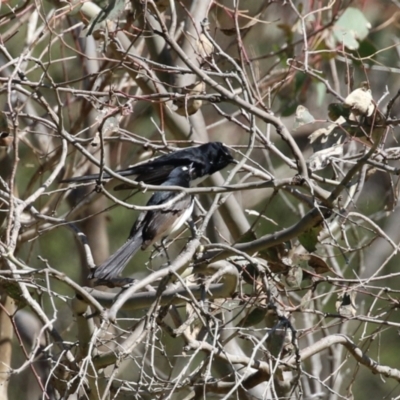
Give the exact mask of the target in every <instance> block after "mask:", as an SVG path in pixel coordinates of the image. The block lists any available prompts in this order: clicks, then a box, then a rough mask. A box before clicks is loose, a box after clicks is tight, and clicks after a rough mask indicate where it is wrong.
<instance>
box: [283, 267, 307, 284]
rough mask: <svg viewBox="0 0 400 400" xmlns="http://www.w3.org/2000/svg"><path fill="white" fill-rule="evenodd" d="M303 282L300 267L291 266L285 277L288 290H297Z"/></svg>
mask: <svg viewBox="0 0 400 400" xmlns="http://www.w3.org/2000/svg"><path fill="white" fill-rule="evenodd" d="M302 280H303V270H302V269H301V268H300V267H297V266H293V267H292V268H290V269H289V271H288V273H287V274H286V275H285V282H286V285H287V286H288V287H290V288H293V289H295V288H299V287H300V286H301V282H302Z"/></svg>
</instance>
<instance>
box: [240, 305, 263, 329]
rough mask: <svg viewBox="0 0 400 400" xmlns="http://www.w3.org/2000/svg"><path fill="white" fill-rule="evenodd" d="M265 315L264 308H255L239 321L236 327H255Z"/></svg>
mask: <svg viewBox="0 0 400 400" xmlns="http://www.w3.org/2000/svg"><path fill="white" fill-rule="evenodd" d="M266 313H267V310H266V309H264V308H255V309H254V310H253V311H251V312H250V314H248V315H246V316H245V317H244V318H243V319H241V321H240V322H239V324H238V325H239V326H241V327H242V328H249V327H250V326H254V325H257V324H259V323H260V322H261V321H262V320H263V319H264V317H265V314H266Z"/></svg>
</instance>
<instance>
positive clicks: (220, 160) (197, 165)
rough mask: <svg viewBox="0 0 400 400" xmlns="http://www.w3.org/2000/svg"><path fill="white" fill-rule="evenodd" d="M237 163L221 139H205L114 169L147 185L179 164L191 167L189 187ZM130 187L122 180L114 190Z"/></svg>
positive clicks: (92, 177) (77, 179) (89, 178)
mask: <svg viewBox="0 0 400 400" xmlns="http://www.w3.org/2000/svg"><path fill="white" fill-rule="evenodd" d="M234 163H237V161H236V160H235V159H234V158H233V157H232V155H231V153H230V152H229V150H228V148H227V147H226V146H225V145H224V144H223V143H221V142H209V143H205V144H202V145H200V146H195V147H190V148H187V149H182V150H177V151H174V152H173V153H169V154H164V155H162V156H160V157H157V158H155V159H153V160H150V161H147V162H145V163H141V164H138V165H134V166H132V167H129V168H126V169H120V170H117V171H115V172H116V173H118V174H120V175H122V176H131V175H136V178H135V180H136V181H137V182H143V183H146V184H151V185H161V184H162V183H163V182H165V181H166V179H167V178H168V177H169V174H170V173H171V172H172V171H173V170H174V169H175V168H176V167H180V166H187V167H189V166H191V168H192V169H193V173H192V174H191V176H192V178H191V180H192V186H194V185H196V184H198V183H199V182H200V181H202V180H204V179H206V178H207V177H208V176H209V175H212V174H213V173H214V172H217V171H220V170H222V169H223V168H225V167H226V166H228V165H229V164H234ZM98 178H99V174H92V175H83V176H77V177H73V178H69V179H64V180H62V181H61V182H62V183H71V182H89V181H92V180H96V179H98ZM103 178H104V179H106V180H108V179H111V176H110V175H109V174H107V173H105V174H103ZM127 188H131V186H130V185H129V184H126V183H123V184H121V185H118V186H116V187H115V188H114V189H115V190H122V189H127Z"/></svg>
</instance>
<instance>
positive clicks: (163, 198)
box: [88, 166, 194, 286]
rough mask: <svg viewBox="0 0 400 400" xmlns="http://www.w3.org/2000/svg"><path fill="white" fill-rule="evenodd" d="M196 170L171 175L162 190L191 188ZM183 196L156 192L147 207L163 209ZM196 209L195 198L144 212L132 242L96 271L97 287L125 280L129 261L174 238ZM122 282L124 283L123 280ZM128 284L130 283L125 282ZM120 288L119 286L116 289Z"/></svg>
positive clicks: (179, 170) (183, 169)
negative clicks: (173, 187)
mask: <svg viewBox="0 0 400 400" xmlns="http://www.w3.org/2000/svg"><path fill="white" fill-rule="evenodd" d="M193 173H194V169H193V168H192V167H191V166H189V167H188V166H179V167H176V168H174V169H173V170H172V172H170V174H169V175H168V178H167V180H166V181H164V182H163V183H162V184H161V186H181V187H183V188H189V187H190V180H191V179H192V177H193ZM178 195H179V192H171V191H159V192H155V193H154V194H153V195H152V196H151V198H150V200H149V201H148V203H147V206H159V205H161V204H166V203H168V202H169V201H171V200H172V199H174V198H175V197H177V196H178ZM193 206H194V197H193V196H191V195H185V196H184V197H182V198H180V199H178V200H177V201H176V202H174V203H173V204H172V205H170V206H168V207H166V208H159V209H155V210H149V211H142V212H141V213H140V214H139V217H138V218H137V220H136V222H135V223H134V224H133V226H132V229H131V231H130V234H129V237H128V240H127V241H126V242H125V243H124V244H123V245H122V246H121V247H120V248H119V249H118V250H117V251H116V252H115V253H114V254H112V255H111V256H110V257H109V258H108V259H107V260H106V261H105V262H104V263H103V264H101V265H100V266H98V267H97V268H94V269H93V270H92V272H91V273H90V275H89V277H88V278H89V279H96V283H97V284H103V283H105V282H106V283H107V284H108V285H109V286H110V285H111V284H112V282H113V281H114V282H116V281H118V280H121V278H118V276H119V274H120V273H121V272H122V271H123V269H124V268H125V266H126V265H127V264H128V262H129V260H130V259H131V258H132V257H133V256H134V255H135V253H136V252H137V251H138V250H139V249H142V250H146V249H147V248H148V247H149V246H151V245H152V244H154V243H156V242H157V241H159V240H163V239H164V238H166V237H167V236H169V235H170V234H172V233H174V232H176V231H178V230H179V229H180V228H181V227H182V226H183V224H184V223H185V222H186V221H188V220H189V218H190V217H191V215H192V212H193ZM122 280H124V279H123V278H122ZM125 281H126V279H125ZM114 286H117V285H114Z"/></svg>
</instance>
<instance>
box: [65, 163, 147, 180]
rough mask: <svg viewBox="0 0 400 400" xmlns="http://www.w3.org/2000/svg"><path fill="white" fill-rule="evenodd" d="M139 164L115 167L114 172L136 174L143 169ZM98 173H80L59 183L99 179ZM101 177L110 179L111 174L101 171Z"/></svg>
mask: <svg viewBox="0 0 400 400" xmlns="http://www.w3.org/2000/svg"><path fill="white" fill-rule="evenodd" d="M140 167H141V166H140V165H139V166H137V167H131V168H124V169H117V170H116V171H115V173H118V174H120V175H121V176H130V175H136V174H138V173H140V171H142V170H143V168H140ZM99 176H100V174H99V173H97V174H90V175H82V176H75V177H73V178H68V179H63V180H62V181H61V183H72V182H90V181H95V180H97V179H99ZM102 178H103V179H111V175H109V174H107V172H104V173H103V176H102Z"/></svg>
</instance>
